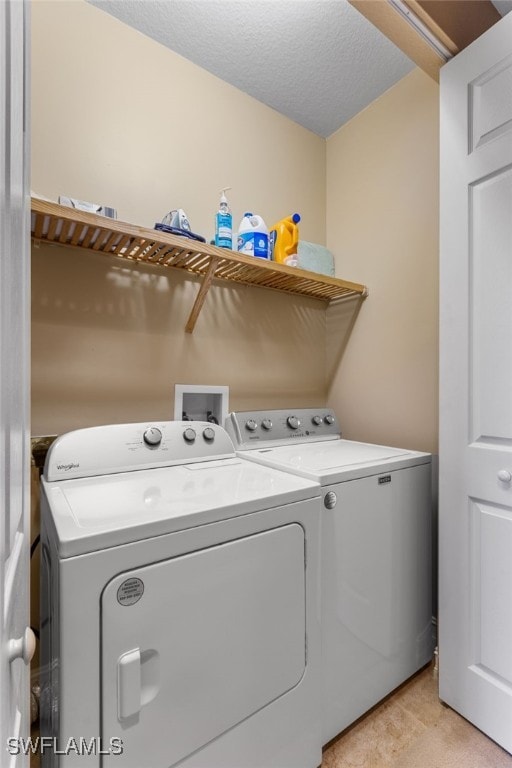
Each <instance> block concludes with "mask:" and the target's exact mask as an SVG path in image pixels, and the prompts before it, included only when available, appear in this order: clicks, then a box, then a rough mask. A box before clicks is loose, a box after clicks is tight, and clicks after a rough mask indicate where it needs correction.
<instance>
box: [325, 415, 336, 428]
mask: <svg viewBox="0 0 512 768" xmlns="http://www.w3.org/2000/svg"><path fill="white" fill-rule="evenodd" d="M324 421H325V423H326V424H328V425H329V426H331V424H334V416H332V414H330V413H328V414H327V416H326V417H325V418H324Z"/></svg>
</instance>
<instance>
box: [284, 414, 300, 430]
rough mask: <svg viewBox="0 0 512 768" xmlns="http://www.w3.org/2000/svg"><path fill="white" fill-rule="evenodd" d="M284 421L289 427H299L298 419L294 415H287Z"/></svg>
mask: <svg viewBox="0 0 512 768" xmlns="http://www.w3.org/2000/svg"><path fill="white" fill-rule="evenodd" d="M286 423H287V424H288V426H289V427H290V428H291V429H298V428H299V427H300V419H298V418H297V417H296V416H288V418H287V419H286Z"/></svg>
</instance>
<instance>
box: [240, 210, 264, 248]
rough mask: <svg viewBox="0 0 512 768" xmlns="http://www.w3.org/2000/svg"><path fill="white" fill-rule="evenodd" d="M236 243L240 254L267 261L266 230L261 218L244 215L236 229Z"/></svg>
mask: <svg viewBox="0 0 512 768" xmlns="http://www.w3.org/2000/svg"><path fill="white" fill-rule="evenodd" d="M237 242H238V250H239V251H240V253H245V255H246V256H257V257H258V258H260V259H268V229H267V227H266V224H265V222H264V221H263V219H262V218H261V216H257V215H256V214H254V213H249V212H248V213H244V217H243V219H242V221H241V222H240V227H239V229H238V240H237Z"/></svg>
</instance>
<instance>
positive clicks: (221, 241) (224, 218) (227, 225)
mask: <svg viewBox="0 0 512 768" xmlns="http://www.w3.org/2000/svg"><path fill="white" fill-rule="evenodd" d="M228 189H231V187H224V189H221V195H220V203H219V210H218V211H217V213H216V214H215V245H218V246H219V248H232V247H233V216H232V215H231V209H230V207H229V205H228V201H227V198H226V192H227V190H228Z"/></svg>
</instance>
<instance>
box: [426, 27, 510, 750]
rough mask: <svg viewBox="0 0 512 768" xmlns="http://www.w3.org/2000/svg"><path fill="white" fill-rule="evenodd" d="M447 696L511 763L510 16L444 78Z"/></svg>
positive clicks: (443, 651) (443, 667)
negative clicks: (504, 752) (506, 751)
mask: <svg viewBox="0 0 512 768" xmlns="http://www.w3.org/2000/svg"><path fill="white" fill-rule="evenodd" d="M440 332H441V350H440V363H441V370H440V376H441V389H440V398H441V400H440V529H439V533H440V604H439V609H440V616H439V629H440V637H439V650H440V696H441V698H442V699H443V700H444V701H445V702H446V703H447V704H449V705H450V706H452V707H453V708H454V709H456V710H458V711H459V712H460V713H461V714H462V715H464V717H466V718H467V719H468V720H470V721H471V722H473V723H474V724H475V725H476V726H477V727H478V728H480V729H481V730H482V731H484V732H485V733H487V734H488V735H489V736H490V737H491V738H492V739H494V740H495V741H497V742H498V743H499V744H501V745H502V746H503V747H504V748H505V749H507V750H508V751H509V752H512V14H509V15H508V16H506V17H505V18H503V19H502V20H501V21H500V22H499V23H498V24H496V25H495V26H494V27H492V28H491V29H490V30H488V32H486V33H485V34H484V35H483V36H482V37H481V38H479V39H478V40H476V41H475V42H474V43H473V44H472V45H471V46H469V48H468V49H467V50H465V51H463V52H462V53H460V54H459V55H458V56H457V57H456V58H455V59H453V60H452V61H451V62H450V63H448V64H447V65H446V66H445V67H444V68H443V69H442V71H441V316H440Z"/></svg>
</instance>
